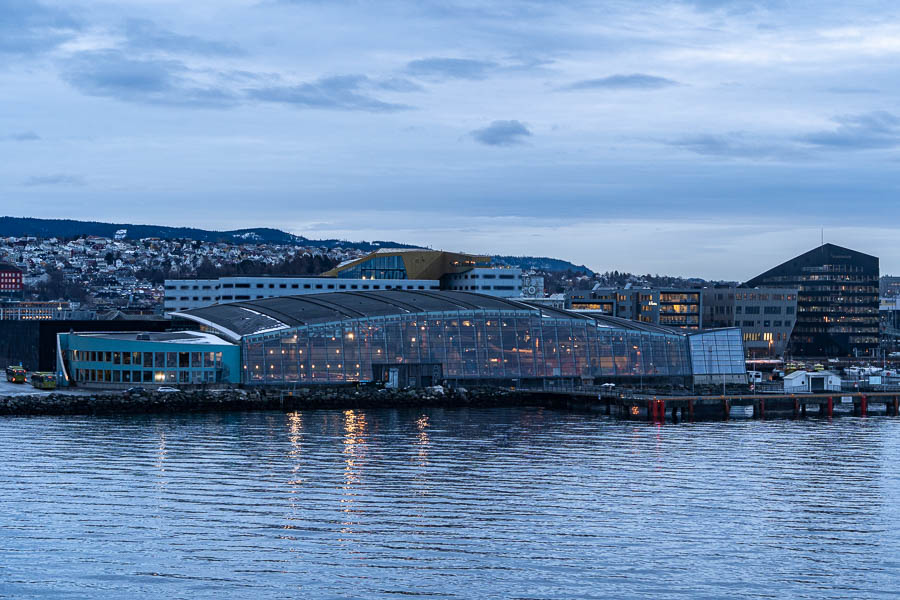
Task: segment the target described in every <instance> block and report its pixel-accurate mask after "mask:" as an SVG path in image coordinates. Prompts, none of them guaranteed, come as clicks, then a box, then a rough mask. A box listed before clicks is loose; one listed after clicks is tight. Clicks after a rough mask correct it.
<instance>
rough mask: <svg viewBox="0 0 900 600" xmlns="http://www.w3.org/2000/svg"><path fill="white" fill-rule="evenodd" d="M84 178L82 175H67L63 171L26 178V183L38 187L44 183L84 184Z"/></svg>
mask: <svg viewBox="0 0 900 600" xmlns="http://www.w3.org/2000/svg"><path fill="white" fill-rule="evenodd" d="M84 183H85V182H84V178H83V177H81V176H80V175H66V174H62V173H58V174H54V175H35V176H33V177H29V178H28V179H26V180H25V182H24V185H26V186H28V187H36V186H43V185H60V186H82V185H84Z"/></svg>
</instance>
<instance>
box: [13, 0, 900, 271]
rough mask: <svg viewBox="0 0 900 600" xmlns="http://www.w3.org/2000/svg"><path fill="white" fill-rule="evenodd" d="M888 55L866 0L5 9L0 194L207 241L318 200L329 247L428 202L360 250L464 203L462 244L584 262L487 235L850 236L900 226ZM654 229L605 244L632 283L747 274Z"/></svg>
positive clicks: (898, 17) (290, 218) (586, 238)
mask: <svg viewBox="0 0 900 600" xmlns="http://www.w3.org/2000/svg"><path fill="white" fill-rule="evenodd" d="M898 40H900V10H898V9H897V7H896V6H895V5H894V4H892V3H890V2H886V1H885V0H859V1H858V2H854V3H836V2H827V3H821V2H812V1H811V0H799V1H796V2H782V1H774V0H773V1H761V2H739V1H737V0H648V1H647V2H641V3H633V2H621V1H611V2H586V1H584V0H561V1H560V2H547V1H545V0H485V1H483V2H475V1H472V0H441V1H440V2H426V3H415V2H407V1H404V0H384V1H383V2H360V1H336V2H324V1H319V0H297V1H287V0H265V1H258V2H256V1H250V2H247V1H240V2H221V1H214V0H195V1H193V2H190V3H174V2H156V1H151V0H129V2H124V3H102V4H100V3H97V2H91V1H88V0H67V1H65V2H62V1H59V0H53V1H51V0H7V1H6V2H2V3H0V59H2V60H0V90H4V96H3V107H4V109H3V111H0V158H2V160H0V197H3V198H4V199H12V200H13V202H14V203H18V205H23V206H29V207H31V208H29V210H33V211H35V216H49V217H65V216H68V217H81V218H94V219H118V220H124V221H134V220H143V221H147V222H150V221H159V220H160V219H163V220H165V221H166V222H167V223H171V224H192V225H196V224H197V223H201V224H203V225H204V226H206V227H216V226H222V227H232V226H234V227H239V226H247V225H249V224H253V225H260V226H276V227H278V226H285V225H284V224H285V223H293V222H300V221H301V220H304V221H309V222H317V223H321V222H324V220H325V216H324V214H325V213H326V212H328V213H329V214H334V213H336V214H341V215H344V219H346V220H347V223H348V225H347V226H346V227H341V226H332V227H331V228H330V229H331V230H332V231H343V232H344V233H345V234H346V236H348V237H358V236H357V235H356V234H354V233H353V232H354V231H357V232H365V231H369V230H368V229H367V227H370V226H371V223H367V222H359V221H354V220H353V219H352V215H354V214H359V213H361V212H363V211H369V210H372V209H373V207H377V209H378V210H380V211H383V212H385V213H386V214H387V213H389V214H392V215H396V214H413V213H415V214H420V213H421V211H422V210H423V209H427V210H429V211H430V212H429V216H428V218H424V217H423V218H419V219H418V220H417V223H416V226H415V227H411V228H409V229H404V230H397V235H396V236H395V235H393V234H392V231H393V229H392V228H393V227H394V224H393V222H392V221H391V220H380V219H379V220H378V226H379V227H380V228H381V229H382V230H381V232H380V233H379V235H378V236H377V237H379V238H382V239H389V238H392V237H394V238H396V237H397V236H407V239H398V241H414V242H416V243H428V242H429V235H430V234H431V235H434V237H435V239H437V238H438V237H439V236H440V235H442V234H441V233H440V232H441V231H442V230H441V223H443V222H446V221H447V219H449V218H450V216H451V215H458V214H464V215H467V217H469V218H470V220H472V221H473V222H474V221H479V220H482V219H484V220H489V221H490V222H491V223H493V224H496V225H497V227H499V228H500V229H499V230H497V231H496V232H495V234H494V235H493V237H491V236H484V235H481V234H480V233H479V234H476V233H474V232H468V231H466V230H465V229H464V228H462V227H458V228H457V229H456V230H455V231H456V233H455V234H454V236H455V237H453V240H454V241H455V242H456V243H457V244H458V246H457V248H458V249H465V250H471V251H475V252H481V251H491V249H492V245H494V244H496V245H500V244H501V239H502V240H504V241H503V242H502V243H503V244H508V243H515V244H517V246H516V247H517V248H518V249H519V250H518V252H516V251H515V250H516V249H515V248H512V247H504V251H505V252H507V253H521V254H525V253H542V254H546V253H549V252H550V251H548V250H544V249H543V248H541V247H539V246H548V245H552V244H551V243H550V242H549V241H548V240H549V239H551V238H552V231H553V229H552V227H559V228H560V231H565V232H566V233H563V234H561V235H566V236H568V237H571V238H572V239H571V240H567V243H568V242H571V244H570V245H566V246H565V247H563V246H562V245H560V246H559V248H560V252H562V251H565V252H569V253H570V254H567V255H566V256H565V257H566V258H570V259H572V260H575V261H576V262H582V263H587V264H590V265H592V266H595V267H597V268H601V269H602V268H604V266H610V267H613V268H615V267H616V266H617V265H616V264H615V263H616V262H618V261H624V260H625V259H626V258H627V255H628V254H629V252H625V253H620V254H623V256H610V255H609V254H608V253H606V247H605V246H602V245H598V243H597V242H596V241H592V239H591V236H590V235H588V234H584V235H583V237H581V238H576V236H581V235H582V233H583V229H581V228H564V226H563V225H559V224H558V223H557V224H555V225H552V226H551V225H549V224H548V225H547V227H549V228H550V229H548V231H549V233H547V232H543V233H540V232H535V230H534V228H532V227H527V228H518V229H516V228H513V227H512V225H508V224H509V223H511V221H510V220H511V219H512V220H514V219H528V220H534V221H535V222H539V223H543V222H544V221H545V220H546V216H547V215H548V214H550V213H551V212H552V213H553V214H554V216H555V217H556V218H558V219H559V220H560V222H566V221H580V220H585V221H586V220H590V221H591V222H593V223H599V222H603V221H604V220H606V221H609V222H616V223H631V222H635V221H641V220H644V221H646V222H648V223H649V222H650V221H653V223H659V222H660V221H664V222H669V223H672V227H676V226H679V225H678V224H679V223H688V224H690V223H692V222H694V221H696V220H697V219H704V218H713V219H715V220H716V222H717V223H741V222H746V221H747V219H749V218H750V217H752V216H753V215H759V214H766V215H777V219H779V220H781V221H792V220H793V221H802V222H806V221H808V219H809V218H810V215H815V216H816V219H817V220H819V221H821V223H817V226H822V225H824V226H825V227H826V230H827V229H828V228H829V227H837V226H840V227H841V228H842V229H841V231H850V230H851V229H852V231H853V232H854V234H853V235H854V236H857V237H853V238H852V239H854V240H863V243H864V240H865V238H864V237H863V236H859V235H858V232H859V231H862V230H863V229H864V228H865V227H872V226H873V224H872V215H878V221H879V223H888V224H890V223H893V222H894V221H896V220H897V217H898V216H900V214H898V212H900V208H898V207H897V203H896V190H897V189H898V187H900V174H898V170H897V168H896V165H897V161H898V149H900V107H898V105H897V102H896V98H897V97H898V94H900V81H898V80H897V78H896V64H897V62H898V60H900V42H898ZM248 206H252V211H251V210H248ZM848 207H851V208H852V210H848ZM326 209H328V210H326ZM551 209H552V210H551ZM773 218H774V217H773ZM176 221H180V223H178V222H176ZM351 222H352V225H353V226H352V227H351V226H350V224H351ZM503 227H509V229H508V230H503V229H502V228H503ZM653 227H656V225H652V226H651V225H647V227H636V226H635V227H631V228H630V229H629V231H631V232H633V237H632V239H631V243H630V244H626V245H624V246H621V247H628V248H637V247H640V248H642V250H641V252H644V250H643V249H644V248H645V247H646V253H645V254H642V257H644V258H641V260H642V261H646V262H644V263H642V265H643V266H641V265H629V266H628V268H633V269H637V270H649V271H658V272H666V271H678V272H681V273H683V274H697V275H703V274H704V272H703V265H704V264H705V263H706V262H707V261H709V260H710V259H709V257H710V256H712V255H713V254H712V253H717V252H718V253H721V255H722V256H724V257H725V258H723V261H725V260H726V259H727V260H730V261H731V262H732V263H733V264H739V263H740V262H741V261H742V260H744V259H743V257H742V256H740V255H739V254H731V255H729V254H728V253H733V252H735V248H734V247H733V246H731V245H728V244H724V245H723V246H722V247H721V248H713V249H709V248H707V249H705V251H703V252H701V251H697V250H694V249H692V248H691V247H690V246H691V245H690V244H687V245H682V246H678V247H677V250H675V251H673V250H672V248H673V247H675V246H673V245H672V244H671V239H669V242H667V243H666V244H663V243H662V242H661V241H660V240H661V239H662V238H661V237H660V238H659V239H657V237H658V236H655V235H653ZM416 228H418V229H416ZM411 231H418V232H419V233H416V234H415V236H414V235H413V233H410V232H411ZM604 231H606V230H604ZM690 231H695V230H694V229H690ZM529 232H534V235H535V237H534V238H533V240H532V241H535V240H536V241H535V242H534V243H532V242H531V241H529V238H528V236H529V235H532V234H531V233H529ZM648 232H649V233H648ZM305 233H314V232H308V231H305ZM507 233H509V235H507ZM520 234H521V235H520ZM360 235H362V233H360ZM783 235H792V234H791V233H784V234H783ZM848 235H850V234H848ZM412 237H416V239H415V240H412V239H411V238H412ZM667 239H668V238H667ZM766 239H767V242H766V243H768V244H772V245H778V244H779V243H778V240H775V239H772V238H768V237H767V238H766ZM873 239H874V238H873ZM879 239H881V238H879ZM510 240H511V241H510ZM833 241H835V242H836V243H840V242H841V240H840V239H834V240H833ZM778 247H783V245H780V246H778ZM745 249H746V248H745ZM860 250H863V251H866V250H867V248H866V247H861V248H860ZM754 251H756V250H754ZM760 251H761V250H760ZM894 254H896V255H883V256H882V265H883V267H884V268H885V270H897V271H898V272H900V251H894ZM682 255H685V256H682ZM715 256H717V257H718V256H719V254H715ZM654 257H655V258H654ZM654 260H655V261H656V262H655V263H653V262H652V261H654ZM604 263H609V265H605V264H604ZM685 264H696V265H698V269H697V270H696V271H693V272H691V273H686V272H684V270H682V266H683V265H685Z"/></svg>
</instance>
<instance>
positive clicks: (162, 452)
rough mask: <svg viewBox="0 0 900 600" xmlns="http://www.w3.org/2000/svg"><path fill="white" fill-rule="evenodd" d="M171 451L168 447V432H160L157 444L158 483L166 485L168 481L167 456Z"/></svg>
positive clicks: (162, 485)
mask: <svg viewBox="0 0 900 600" xmlns="http://www.w3.org/2000/svg"><path fill="white" fill-rule="evenodd" d="M168 455H169V451H168V450H167V449H166V432H165V431H160V432H159V443H158V444H157V446H156V472H157V473H156V485H157V486H159V487H164V486H165V485H166V484H167V483H168V481H167V480H166V458H168Z"/></svg>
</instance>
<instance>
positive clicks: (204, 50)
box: [125, 19, 243, 56]
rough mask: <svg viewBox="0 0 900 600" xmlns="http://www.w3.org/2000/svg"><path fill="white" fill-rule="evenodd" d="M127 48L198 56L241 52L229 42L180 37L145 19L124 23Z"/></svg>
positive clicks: (226, 54) (187, 36) (241, 52)
mask: <svg viewBox="0 0 900 600" xmlns="http://www.w3.org/2000/svg"><path fill="white" fill-rule="evenodd" d="M125 37H126V39H127V42H126V44H127V46H128V48H130V49H132V50H161V51H163V52H173V53H186V54H200V55H224V56H228V55H237V54H243V50H242V49H241V48H240V47H239V46H237V45H236V44H233V43H231V42H222V41H216V40H206V39H203V38H201V37H197V36H194V35H181V34H178V33H174V32H172V31H169V30H167V29H164V28H162V27H160V26H159V25H157V24H156V23H154V22H153V21H149V20H147V19H131V20H129V21H127V22H126V23H125Z"/></svg>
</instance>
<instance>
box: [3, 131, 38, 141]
mask: <svg viewBox="0 0 900 600" xmlns="http://www.w3.org/2000/svg"><path fill="white" fill-rule="evenodd" d="M9 139H11V140H13V141H15V142H32V141H35V140H39V139H41V136H39V135H38V134H36V133H35V132H33V131H19V132H17V133H12V134H10V135H9Z"/></svg>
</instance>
